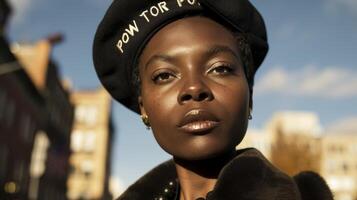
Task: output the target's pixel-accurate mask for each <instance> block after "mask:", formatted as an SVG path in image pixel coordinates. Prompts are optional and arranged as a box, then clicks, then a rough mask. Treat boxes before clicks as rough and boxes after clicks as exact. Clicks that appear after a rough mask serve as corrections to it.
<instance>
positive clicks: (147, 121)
mask: <svg viewBox="0 0 357 200" xmlns="http://www.w3.org/2000/svg"><path fill="white" fill-rule="evenodd" d="M141 120H142V121H143V123H144V124H145V126H146V129H148V130H150V128H151V126H150V122H149V117H148V116H147V115H141Z"/></svg>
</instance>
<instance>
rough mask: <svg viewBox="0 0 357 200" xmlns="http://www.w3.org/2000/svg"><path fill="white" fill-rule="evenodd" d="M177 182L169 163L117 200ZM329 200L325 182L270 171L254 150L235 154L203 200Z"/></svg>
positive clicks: (146, 196)
mask: <svg viewBox="0 0 357 200" xmlns="http://www.w3.org/2000/svg"><path fill="white" fill-rule="evenodd" d="M176 178H177V175H176V171H175V166H174V163H173V161H172V160H169V161H167V162H165V163H163V164H161V165H159V166H157V167H156V168H154V169H153V170H151V171H150V172H148V173H147V174H146V175H144V176H143V177H142V178H140V179H139V180H138V181H137V182H136V183H134V184H133V185H132V186H130V187H129V188H128V190H127V191H126V192H125V193H124V194H122V195H121V196H120V197H119V198H118V200H151V199H154V198H155V197H157V195H158V194H160V193H161V192H162V190H163V188H164V187H165V186H167V184H168V183H169V182H170V181H173V180H175V179H176ZM236 199H239V200H310V199H314V200H331V199H333V198H332V194H331V192H330V189H329V188H328V186H327V184H326V183H325V181H324V180H323V179H322V178H321V177H320V176H319V175H318V174H316V173H313V172H303V173H300V174H299V175H297V176H295V177H294V178H291V177H289V176H288V175H286V174H284V173H283V172H281V171H280V170H278V169H277V168H276V167H274V166H273V165H272V164H271V163H270V162H269V161H268V160H267V159H266V158H264V156H263V155H262V154H261V153H260V152H259V151H258V150H256V149H252V148H251V149H243V150H239V151H237V156H236V157H235V158H234V159H233V160H232V161H230V162H229V163H228V164H227V165H226V166H225V167H224V168H223V169H222V171H221V173H220V175H219V177H218V181H217V183H216V185H215V188H214V189H213V191H212V192H210V194H209V197H207V200H236Z"/></svg>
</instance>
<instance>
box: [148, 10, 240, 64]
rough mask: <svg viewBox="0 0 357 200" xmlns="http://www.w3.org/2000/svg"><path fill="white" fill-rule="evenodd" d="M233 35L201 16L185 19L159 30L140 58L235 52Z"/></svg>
mask: <svg viewBox="0 0 357 200" xmlns="http://www.w3.org/2000/svg"><path fill="white" fill-rule="evenodd" d="M236 46H237V45H236V42H235V37H234V34H233V33H232V32H231V31H230V30H228V29H227V28H225V27H224V26H223V25H221V24H219V23H217V22H216V21H214V20H212V19H209V18H207V17H202V16H193V17H186V18H183V19H180V20H177V21H174V22H172V23H170V24H168V25H166V26H165V27H163V28H162V29H161V30H159V31H158V32H157V33H156V34H155V35H154V36H153V37H152V38H151V39H150V40H149V42H148V43H147V45H146V47H145V48H144V50H143V52H142V56H143V57H144V59H145V57H147V56H150V55H152V54H154V55H155V54H170V55H176V54H178V53H180V52H185V51H188V50H194V49H201V50H202V51H204V52H208V51H209V50H208V49H231V51H237V47H236Z"/></svg>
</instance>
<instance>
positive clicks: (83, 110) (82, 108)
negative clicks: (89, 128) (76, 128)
mask: <svg viewBox="0 0 357 200" xmlns="http://www.w3.org/2000/svg"><path fill="white" fill-rule="evenodd" d="M97 117H98V109H97V108H96V107H95V106H90V105H79V106H77V107H76V109H75V119H76V121H77V122H79V123H83V124H87V125H94V124H95V123H96V122H97Z"/></svg>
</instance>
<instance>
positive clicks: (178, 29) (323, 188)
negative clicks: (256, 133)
mask: <svg viewBox="0 0 357 200" xmlns="http://www.w3.org/2000/svg"><path fill="white" fill-rule="evenodd" d="M267 51H268V44H267V37H266V30H265V25H264V22H263V19H262V17H261V16H260V14H259V13H258V11H257V10H256V9H255V8H254V7H253V5H252V4H250V3H249V1H246V0H240V1H237V0H224V1H223V0H221V1H217V0H215V1H213V0H201V1H199V2H198V1H194V0H167V1H139V0H136V1H134V0H131V1H129V0H116V1H114V2H113V4H112V5H111V7H110V8H109V10H108V12H107V14H106V15H105V17H104V19H103V21H102V22H101V24H100V25H99V28H98V30H97V33H96V37H95V41H94V51H93V55H94V64H95V67H96V70H97V73H98V76H99V77H100V79H101V81H102V83H103V85H104V86H105V87H106V88H107V90H108V91H109V92H110V93H111V94H112V96H113V97H114V98H115V99H117V100H118V101H119V102H120V103H122V104H123V105H125V106H127V107H128V108H130V109H132V110H133V111H135V112H137V113H140V115H141V117H142V120H143V122H144V123H145V125H146V126H147V127H150V128H152V131H153V134H154V137H155V139H156V141H157V142H158V144H159V145H160V146H161V147H162V148H163V149H164V150H165V151H166V152H168V153H169V154H171V155H172V156H173V159H172V160H170V161H167V162H165V163H163V164H161V165H159V166H158V167H156V168H155V169H153V170H152V171H150V172H149V173H147V174H146V175H144V176H143V177H142V178H141V179H140V180H138V181H137V182H136V183H135V184H133V185H132V186H131V187H130V188H129V189H128V190H127V191H126V192H125V193H124V194H123V195H122V196H121V197H119V199H130V200H136V199H177V200H195V199H208V200H213V199H214V200H226V199H289V200H290V199H291V200H295V199H332V195H331V192H330V191H329V189H328V187H327V185H326V184H325V182H324V181H323V180H322V179H321V178H320V177H319V176H318V175H317V174H314V173H312V172H305V173H301V174H299V175H298V176H295V177H294V178H291V177H289V176H287V175H285V174H284V173H282V172H281V171H279V170H278V169H276V168H275V167H274V166H272V165H271V164H270V163H269V161H267V160H266V159H265V158H264V157H263V155H262V154H260V153H259V152H258V151H257V150H255V149H244V150H239V151H236V150H235V147H236V146H237V145H238V144H239V143H240V142H241V140H242V139H243V137H244V135H245V132H246V130H247V126H248V120H249V119H250V118H251V110H252V102H253V101H252V92H253V83H254V74H255V72H256V70H257V69H258V67H259V66H260V64H261V63H262V61H263V59H264V57H265V55H266V53H267Z"/></svg>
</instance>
